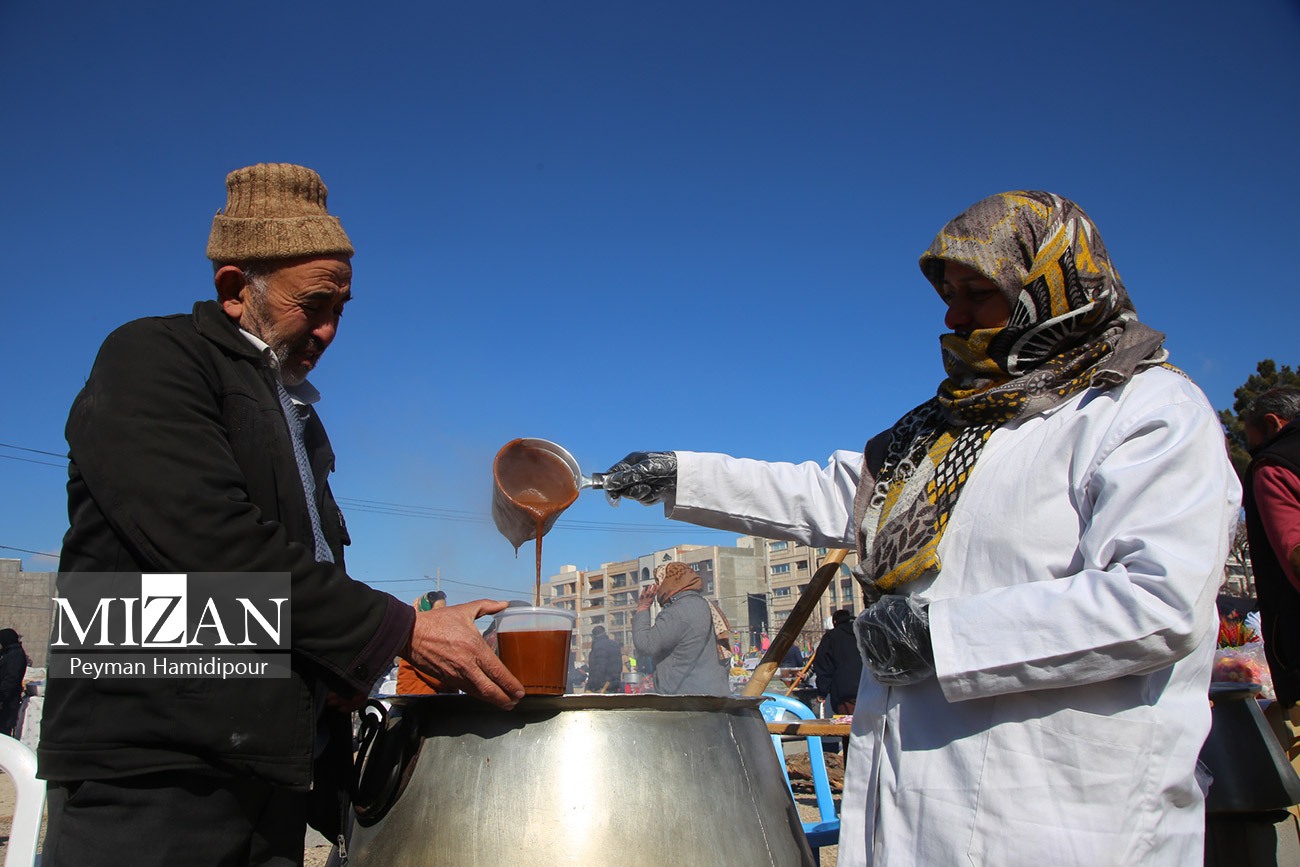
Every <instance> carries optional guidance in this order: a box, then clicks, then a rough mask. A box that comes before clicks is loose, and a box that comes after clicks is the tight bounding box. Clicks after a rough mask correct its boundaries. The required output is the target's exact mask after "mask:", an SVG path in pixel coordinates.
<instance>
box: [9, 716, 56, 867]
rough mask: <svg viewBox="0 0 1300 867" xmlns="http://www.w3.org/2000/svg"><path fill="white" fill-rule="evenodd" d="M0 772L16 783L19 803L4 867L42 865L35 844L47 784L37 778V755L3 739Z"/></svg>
mask: <svg viewBox="0 0 1300 867" xmlns="http://www.w3.org/2000/svg"><path fill="white" fill-rule="evenodd" d="M0 771H4V772H5V773H6V774H8V775H9V777H10V779H12V780H13V781H14V788H15V789H16V790H17V792H18V802H17V804H16V805H15V807H14V821H13V826H12V827H11V828H10V829H9V850H8V851H7V852H6V853H5V867H29V865H38V864H40V863H41V862H40V856H39V855H37V854H36V844H37V843H38V842H40V839H41V813H42V812H43V811H44V809H45V781H44V780H40V779H37V778H36V753H34V752H32V751H31V750H29V749H28V748H27V747H25V746H23V745H22V744H21V743H19V742H18V741H16V740H14V739H13V738H11V737H8V736H6V735H0Z"/></svg>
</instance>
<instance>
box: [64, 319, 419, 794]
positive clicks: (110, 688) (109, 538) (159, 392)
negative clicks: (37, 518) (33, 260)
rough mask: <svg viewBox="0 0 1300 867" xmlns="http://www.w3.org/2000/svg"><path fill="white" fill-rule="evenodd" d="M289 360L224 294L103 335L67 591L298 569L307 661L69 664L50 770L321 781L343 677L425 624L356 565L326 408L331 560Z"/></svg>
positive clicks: (294, 596) (74, 472)
mask: <svg viewBox="0 0 1300 867" xmlns="http://www.w3.org/2000/svg"><path fill="white" fill-rule="evenodd" d="M274 375H275V374H274V372H273V370H272V369H271V367H270V366H269V364H268V362H267V358H266V356H265V355H264V354H263V353H259V352H258V351H257V349H256V348H254V346H253V345H252V344H251V343H250V342H249V341H248V340H247V338H245V337H244V336H243V335H242V334H240V333H239V330H238V328H237V326H236V325H235V324H234V323H233V321H232V320H231V319H230V318H229V317H227V316H226V315H225V313H224V312H223V311H222V309H221V307H220V305H218V304H217V303H216V302H215V301H203V302H199V303H198V304H196V305H195V306H194V310H193V313H192V314H191V315H176V316H167V317H157V318H149V319H140V320H136V321H134V322H130V323H127V324H126V325H124V326H122V327H121V328H119V329H118V330H117V331H115V332H113V333H112V334H111V335H109V337H108V339H107V340H105V341H104V345H103V346H102V347H101V348H100V351H99V355H98V357H97V358H96V360H95V365H94V368H93V369H92V370H91V373H90V377H89V378H88V379H87V381H86V384H85V387H84V388H83V389H82V391H81V393H80V394H79V395H78V396H77V399H76V401H75V402H74V403H73V406H72V411H71V413H70V414H69V417H68V424H67V431H66V433H67V439H68V445H69V447H70V453H69V456H70V458H71V466H70V468H69V481H68V516H69V519H70V524H71V526H70V529H69V530H68V533H67V535H66V536H65V537H64V540H63V551H62V558H61V560H60V562H59V572H60V579H59V582H60V592H65V593H66V592H67V588H68V587H69V586H71V584H72V582H75V581H76V580H77V575H76V573H79V572H100V573H104V572H114V573H116V572H141V571H145V572H288V573H290V576H291V578H290V581H291V583H290V601H289V605H290V610H291V618H290V629H291V640H292V651H293V652H292V654H291V659H292V669H293V671H292V676H291V677H289V678H281V679H228V680H221V679H189V680H186V679H147V680H130V679H120V678H118V679H100V680H89V679H69V678H51V679H50V681H49V683H48V689H47V696H46V702H45V712H44V718H43V722H42V736H41V743H40V749H39V766H40V775H41V776H42V777H44V778H45V779H47V780H83V779H103V778H114V777H127V776H132V775H137V774H142V773H146V772H153V771H165V770H185V771H192V772H197V773H202V774H216V775H219V776H227V775H231V776H233V775H247V774H251V775H254V776H256V777H259V778H261V779H264V780H266V781H268V782H272V783H276V784H282V785H286V786H292V787H306V786H308V785H309V784H310V783H312V781H313V768H312V765H313V755H314V753H315V749H314V742H315V738H316V731H317V716H318V712H317V708H318V707H319V706H320V700H321V698H322V697H323V696H324V694H325V691H326V689H327V688H328V689H333V690H335V691H338V692H340V693H342V694H351V693H354V692H363V693H364V692H368V691H369V689H370V686H371V684H372V683H373V682H374V680H375V679H376V678H377V677H378V676H379V675H380V674H381V673H382V672H383V671H384V670H385V669H386V668H387V667H388V666H389V665H390V664H391V663H392V659H393V656H394V655H395V653H396V652H397V651H398V650H400V649H401V647H402V645H403V644H404V642H405V641H406V639H407V638H408V637H409V635H410V631H411V626H412V624H413V619H414V616H415V614H414V611H413V609H412V608H411V607H410V606H409V605H405V604H403V603H402V602H400V601H399V600H397V599H395V598H393V597H392V596H390V595H389V594H387V593H381V592H379V591H377V590H374V589H372V588H370V587H368V586H366V585H365V584H362V583H359V582H356V581H353V580H352V579H351V578H349V577H348V575H347V573H346V572H345V571H344V566H343V546H344V545H346V544H348V541H349V540H348V536H347V530H346V527H345V525H344V523H343V519H342V515H341V514H340V512H339V509H338V506H337V504H336V503H335V501H334V497H333V495H332V494H331V492H330V489H329V484H328V482H327V477H328V475H329V473H330V471H331V470H332V469H333V467H334V453H333V451H332V449H331V448H330V444H329V439H328V438H327V437H326V435H325V429H324V427H323V426H322V425H321V423H320V420H319V419H318V418H317V417H316V414H315V413H314V412H313V413H311V416H310V418H309V420H308V422H307V425H306V429H305V431H304V438H305V441H306V445H307V449H308V454H309V456H310V460H311V465H312V468H313V471H314V473H315V479H316V490H317V507H318V509H319V512H320V519H321V525H322V529H323V530H324V534H325V537H326V539H327V540H328V541H329V544H330V548H331V550H332V551H333V552H334V557H335V562H334V563H318V562H316V560H315V556H314V548H313V543H312V529H311V519H310V516H309V512H308V510H307V500H306V496H305V495H304V494H303V488H302V483H301V480H300V478H299V475H298V467H297V463H296V461H295V459H294V455H293V444H292V440H291V438H290V434H289V429H288V426H287V424H286V421H285V418H284V412H283V410H282V409H281V406H280V402H279V400H278V398H277V396H276V390H275V385H274V383H275V379H274ZM138 590H139V587H138V585H137V586H136V587H135V588H134V590H132V588H130V587H127V588H124V591H125V592H124V595H125V593H126V592H133V593H134V594H138ZM325 713H326V714H327V717H328V718H329V719H328V721H329V723H330V726H329V728H330V730H331V731H332V732H338V733H340V734H342V735H345V737H343V738H342V740H343V742H342V743H335V744H333V746H337V747H338V748H339V749H341V750H343V753H342V755H343V756H344V757H345V759H348V760H350V746H351V744H350V734H351V733H350V731H349V730H348V726H347V718H346V717H345V716H344V715H343V714H340V713H336V712H333V711H325ZM332 740H334V741H336V742H337V741H339V740H340V739H339V738H338V737H333V738H332ZM333 768H334V770H337V769H338V766H337V765H335V766H333ZM320 773H321V771H318V774H317V778H316V787H317V788H318V789H319V788H321V787H322V782H323V781H322V779H321V778H320ZM337 782H338V781H337V780H331V781H330V782H329V783H328V785H330V786H333V785H336V784H337Z"/></svg>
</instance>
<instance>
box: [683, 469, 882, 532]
mask: <svg viewBox="0 0 1300 867" xmlns="http://www.w3.org/2000/svg"><path fill="white" fill-rule="evenodd" d="M861 471H862V454H861V453H860V452H852V451H837V452H835V453H834V454H833V455H831V457H830V460H829V461H827V463H826V465H825V466H819V465H818V464H816V463H813V462H811V461H809V462H806V463H802V464H791V463H769V462H767V461H756V460H751V459H748V458H733V457H731V456H729V455H722V454H713V453H705V452H677V490H676V493H675V495H674V497H672V498H671V499H670V500H669V501H668V502H667V503H665V505H664V514H665V515H667V516H668V517H670V518H672V519H673V520H676V521H686V522H688V523H691V524H697V525H699V526H701V527H712V528H714V529H718V530H730V531H734V532H737V533H744V534H750V535H755V536H760V537H762V538H765V539H786V540H789V541H792V542H802V543H803V544H805V545H812V546H831V547H845V546H847V545H852V544H853V542H854V538H855V534H854V532H853V526H852V524H853V497H854V494H856V492H857V488H858V479H859V477H860V475H861Z"/></svg>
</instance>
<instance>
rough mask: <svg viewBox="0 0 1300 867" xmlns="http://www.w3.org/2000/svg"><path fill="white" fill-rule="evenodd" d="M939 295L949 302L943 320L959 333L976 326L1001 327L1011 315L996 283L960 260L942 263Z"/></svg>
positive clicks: (945, 301) (969, 330) (1007, 303)
mask: <svg viewBox="0 0 1300 867" xmlns="http://www.w3.org/2000/svg"><path fill="white" fill-rule="evenodd" d="M939 297H940V298H942V299H943V302H944V303H945V304H947V305H948V315H946V316H945V317H944V318H943V324H944V325H946V326H948V328H950V329H952V330H953V331H955V332H957V333H958V334H969V333H970V332H972V331H974V330H975V329H977V328H1001V327H1003V326H1004V325H1006V324H1007V322H1008V321H1009V320H1010V319H1011V304H1010V303H1009V302H1008V301H1007V299H1006V298H1004V297H1002V291H1001V290H1000V289H998V287H997V284H996V283H994V282H993V281H992V280H990V279H989V278H987V277H985V276H984V275H983V274H981V273H980V272H978V271H976V270H975V269H973V268H968V267H966V266H965V265H962V264H961V263H959V262H951V261H945V262H944V263H943V286H942V287H940V289H939Z"/></svg>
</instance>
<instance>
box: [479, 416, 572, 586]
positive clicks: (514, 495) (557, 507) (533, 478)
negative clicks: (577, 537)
mask: <svg viewBox="0 0 1300 867" xmlns="http://www.w3.org/2000/svg"><path fill="white" fill-rule="evenodd" d="M492 475H493V476H494V477H495V478H496V484H497V487H498V488H499V489H500V490H501V493H502V494H504V495H505V498H506V499H507V500H509V501H510V503H511V504H512V505H514V506H517V507H518V508H520V509H523V510H524V511H525V512H527V513H528V514H529V515H531V516H532V518H533V520H534V522H536V527H537V530H536V534H535V536H534V538H536V539H537V583H536V585H535V586H534V588H533V604H534V605H541V604H542V536H544V535H546V522H547V521H548V520H550V519H551V517H552V516H553V515H558V514H559V513H560V512H563V511H564V510H565V509H567V508H569V506H571V505H572V504H573V501H574V500H576V499H578V486H577V485H576V484H575V483H574V481H573V472H572V471H571V470H570V469H569V465H568V464H566V463H565V462H564V461H562V460H560V458H559V457H557V456H556V455H554V454H552V453H551V452H548V451H546V450H545V449H539V448H535V447H533V446H530V445H525V444H524V442H523V440H514V441H513V442H510V443H507V444H506V445H505V447H504V448H502V449H501V451H500V452H498V453H497V458H496V461H495V462H494V463H493V465H492Z"/></svg>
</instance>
